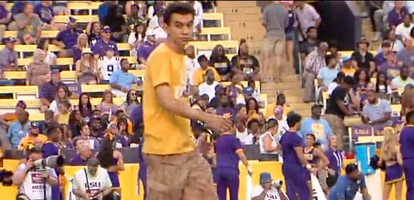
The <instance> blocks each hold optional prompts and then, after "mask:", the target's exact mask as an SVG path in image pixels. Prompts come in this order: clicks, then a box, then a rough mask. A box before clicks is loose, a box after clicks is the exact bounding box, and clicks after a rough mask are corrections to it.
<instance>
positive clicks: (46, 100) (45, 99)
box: [39, 69, 67, 107]
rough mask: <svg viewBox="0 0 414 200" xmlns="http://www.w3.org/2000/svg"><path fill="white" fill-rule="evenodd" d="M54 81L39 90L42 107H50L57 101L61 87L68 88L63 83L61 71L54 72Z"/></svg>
mask: <svg viewBox="0 0 414 200" xmlns="http://www.w3.org/2000/svg"><path fill="white" fill-rule="evenodd" d="M51 76H52V78H51V79H52V80H51V81H49V82H46V83H44V84H43V85H41V86H40V89H39V99H40V102H41V103H42V106H46V107H49V106H50V103H51V102H52V101H53V100H55V97H56V94H57V90H58V87H59V86H63V87H66V88H67V86H66V84H65V83H63V82H62V81H61V77H60V70H58V69H55V70H52V75H51Z"/></svg>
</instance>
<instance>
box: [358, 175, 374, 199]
mask: <svg viewBox="0 0 414 200" xmlns="http://www.w3.org/2000/svg"><path fill="white" fill-rule="evenodd" d="M359 180H360V183H359V188H360V191H361V194H362V198H363V199H364V200H370V199H371V195H369V193H368V189H367V185H366V183H365V177H364V176H363V175H361V177H360V179H359Z"/></svg>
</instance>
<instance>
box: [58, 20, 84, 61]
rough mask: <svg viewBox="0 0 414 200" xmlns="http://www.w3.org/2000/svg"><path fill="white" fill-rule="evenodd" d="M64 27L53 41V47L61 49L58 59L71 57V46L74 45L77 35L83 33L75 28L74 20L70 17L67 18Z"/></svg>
mask: <svg viewBox="0 0 414 200" xmlns="http://www.w3.org/2000/svg"><path fill="white" fill-rule="evenodd" d="M66 25H67V28H66V29H65V30H63V31H60V32H59V33H58V34H57V36H56V40H53V44H54V45H56V46H58V47H60V48H62V50H61V51H60V52H59V57H73V46H75V45H76V43H77V41H78V36H79V34H82V33H83V30H81V29H78V28H77V27H76V26H77V23H76V19H75V18H73V17H71V16H70V17H68V19H67V21H66Z"/></svg>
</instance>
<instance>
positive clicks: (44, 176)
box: [42, 170, 49, 178]
mask: <svg viewBox="0 0 414 200" xmlns="http://www.w3.org/2000/svg"><path fill="white" fill-rule="evenodd" d="M48 177H49V174H48V173H47V171H46V170H45V171H43V172H42V178H48Z"/></svg>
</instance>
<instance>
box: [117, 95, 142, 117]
mask: <svg viewBox="0 0 414 200" xmlns="http://www.w3.org/2000/svg"><path fill="white" fill-rule="evenodd" d="M139 104H140V103H139V101H138V91H136V90H133V89H132V90H129V91H128V93H127V96H126V100H125V102H124V103H122V104H121V106H120V108H121V109H122V110H123V111H124V112H125V114H126V116H127V117H131V113H132V111H133V110H134V109H135V108H136V107H138V105H139Z"/></svg>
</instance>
